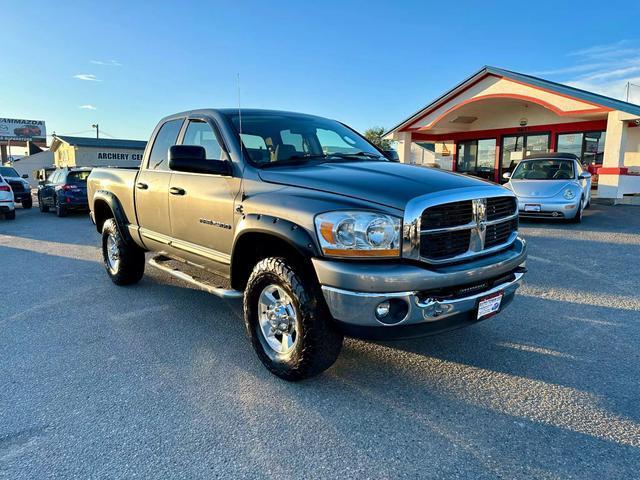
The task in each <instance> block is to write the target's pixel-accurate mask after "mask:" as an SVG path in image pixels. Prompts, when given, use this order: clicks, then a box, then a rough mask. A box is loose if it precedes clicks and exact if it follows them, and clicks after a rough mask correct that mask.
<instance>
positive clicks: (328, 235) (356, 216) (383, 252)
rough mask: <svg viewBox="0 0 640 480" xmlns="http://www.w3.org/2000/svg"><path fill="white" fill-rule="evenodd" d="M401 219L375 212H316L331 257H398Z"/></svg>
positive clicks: (324, 248)
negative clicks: (318, 213)
mask: <svg viewBox="0 0 640 480" xmlns="http://www.w3.org/2000/svg"><path fill="white" fill-rule="evenodd" d="M401 224H402V221H401V220H400V219H399V218H397V217H393V216H391V215H385V214H384V213H376V212H365V211H362V212H359V211H343V212H327V213H321V214H320V215H317V216H316V233H317V234H318V239H319V240H320V247H321V248H322V252H323V253H324V254H325V255H327V256H332V257H399V256H400V227H401Z"/></svg>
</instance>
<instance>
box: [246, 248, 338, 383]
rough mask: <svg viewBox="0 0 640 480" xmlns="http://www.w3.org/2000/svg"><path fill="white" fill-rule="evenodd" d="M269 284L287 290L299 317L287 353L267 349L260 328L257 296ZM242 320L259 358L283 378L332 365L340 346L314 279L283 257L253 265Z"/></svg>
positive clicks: (293, 378) (305, 375) (295, 377)
mask: <svg viewBox="0 0 640 480" xmlns="http://www.w3.org/2000/svg"><path fill="white" fill-rule="evenodd" d="M269 284H275V285H278V286H280V287H281V288H283V289H284V290H285V292H287V294H288V295H289V296H290V297H291V299H292V300H293V304H294V308H295V310H296V315H297V317H298V318H299V324H298V325H299V330H297V331H296V334H297V340H296V342H295V345H294V349H293V351H291V352H290V353H288V354H281V353H276V352H275V351H273V350H272V349H270V347H269V346H268V345H267V344H266V341H265V340H264V336H263V334H262V332H261V331H260V326H259V319H258V313H259V312H258V309H259V306H258V303H259V297H260V294H261V292H262V290H263V289H264V288H265V287H266V286H267V285H269ZM244 320H245V327H246V329H247V333H248V335H249V337H250V338H251V343H252V345H253V348H254V350H255V351H256V354H257V355H258V358H260V361H261V362H262V363H263V364H264V366H265V367H267V369H268V370H269V371H270V372H271V373H273V374H274V375H276V376H278V377H280V378H282V379H284V380H287V381H298V380H303V379H306V378H309V377H313V376H315V375H318V374H320V373H322V372H323V371H325V370H326V369H327V368H329V367H330V366H331V365H333V364H334V362H335V361H336V359H337V358H338V355H339V354H340V350H341V349H342V340H343V335H342V333H341V332H340V331H339V330H338V329H337V328H336V326H335V325H334V324H333V321H332V319H331V315H330V313H329V311H328V309H327V306H326V304H325V303H324V299H323V297H322V292H321V290H320V288H319V286H318V285H317V281H316V280H315V279H314V278H312V276H311V275H309V274H306V273H305V269H304V268H302V267H300V266H298V265H295V264H294V263H293V262H290V261H289V260H287V259H285V258H279V257H270V258H265V259H264V260H261V261H260V262H258V264H256V266H255V267H254V269H253V272H252V273H251V276H250V277H249V280H248V282H247V287H246V289H245V292H244Z"/></svg>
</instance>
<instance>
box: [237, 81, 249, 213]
mask: <svg viewBox="0 0 640 480" xmlns="http://www.w3.org/2000/svg"><path fill="white" fill-rule="evenodd" d="M237 76H238V140H239V147H240V162H242V179H241V180H240V185H241V186H240V190H241V193H240V202H243V201H244V199H245V198H247V196H246V195H245V193H244V170H245V167H246V164H245V162H244V144H243V143H242V105H241V101H240V72H238V73H237ZM241 208H242V206H241Z"/></svg>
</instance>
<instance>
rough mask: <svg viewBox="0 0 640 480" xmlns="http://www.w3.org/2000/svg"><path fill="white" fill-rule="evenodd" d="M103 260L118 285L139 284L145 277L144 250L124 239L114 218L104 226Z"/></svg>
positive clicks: (110, 276) (110, 275) (113, 280)
mask: <svg viewBox="0 0 640 480" xmlns="http://www.w3.org/2000/svg"><path fill="white" fill-rule="evenodd" d="M102 259H103V260H104V266H105V268H106V270H107V274H108V275H109V278H111V281H112V282H113V283H115V284H116V285H131V284H132V283H137V282H138V281H140V279H141V278H142V276H143V275H144V250H142V249H141V248H140V247H138V246H137V245H136V244H134V243H132V242H126V241H125V239H124V238H122V235H121V234H120V231H119V230H118V225H117V224H116V221H115V219H113V218H110V219H109V220H107V221H106V222H104V225H103V226H102Z"/></svg>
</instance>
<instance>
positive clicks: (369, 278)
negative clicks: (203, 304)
mask: <svg viewBox="0 0 640 480" xmlns="http://www.w3.org/2000/svg"><path fill="white" fill-rule="evenodd" d="M148 145H149V147H148V148H147V149H146V151H145V154H144V158H143V160H142V164H141V166H140V169H139V170H131V169H119V168H96V169H94V170H93V172H92V173H91V175H90V176H89V182H88V191H89V199H90V201H89V204H90V208H91V218H92V219H93V221H94V222H95V224H96V227H97V230H98V232H100V233H101V234H102V254H103V259H104V264H105V268H106V271H107V274H108V275H109V277H110V278H111V280H112V281H113V282H114V283H115V284H117V285H128V284H133V283H136V282H138V281H139V280H140V278H141V277H142V276H143V273H144V269H145V251H152V252H155V253H156V256H155V257H154V258H153V259H151V260H150V264H151V265H153V266H154V267H157V268H160V269H162V270H163V271H165V272H166V273H168V274H170V275H173V276H175V277H177V278H180V279H181V280H182V281H186V282H189V283H191V284H193V285H196V286H198V287H200V288H202V289H203V290H206V291H208V292H210V293H213V294H216V295H219V296H222V297H227V298H232V297H237V298H240V297H242V298H243V302H244V320H245V326H246V329H247V332H248V334H249V336H250V338H251V342H252V344H253V347H254V349H255V351H256V353H257V356H258V357H259V359H260V360H261V361H262V363H263V364H264V365H265V366H266V368H267V369H269V370H270V371H271V372H272V373H274V374H275V375H278V376H279V377H281V378H284V379H286V380H300V379H303V378H306V377H309V376H312V375H316V374H318V373H320V372H322V371H323V370H325V369H326V368H328V367H329V366H331V365H332V364H333V362H334V361H335V360H336V358H337V356H338V354H339V352H340V349H341V347H342V341H343V335H344V334H348V335H353V336H360V337H367V338H377V339H383V340H389V339H392V338H406V337H413V336H420V335H425V334H433V333H438V332H442V331H446V330H450V329H454V328H459V327H462V326H465V325H470V324H472V323H475V322H478V321H480V320H484V319H486V318H489V317H491V316H493V315H494V314H496V313H498V311H500V310H501V309H503V308H504V307H505V306H506V305H507V304H508V303H509V302H511V300H512V299H513V297H514V294H515V291H516V289H517V288H518V286H519V284H520V282H521V281H522V278H523V275H524V272H525V270H524V262H525V258H526V245H525V241H524V240H523V239H521V238H520V237H519V235H518V209H517V200H516V198H515V196H514V195H513V193H512V192H510V191H509V190H507V189H505V188H503V187H501V186H498V185H492V184H489V183H487V182H484V181H481V180H478V179H474V178H471V177H465V176H462V175H457V174H454V173H449V172H445V171H442V170H437V169H428V168H420V167H416V166H410V165H405V164H401V163H396V162H393V161H391V160H389V159H388V158H386V157H385V156H384V155H383V152H382V151H381V150H379V149H378V148H376V147H375V146H373V145H372V144H370V143H369V142H368V141H367V140H366V139H365V138H364V137H362V136H360V135H359V134H358V133H356V132H355V131H354V130H352V129H350V128H349V127H347V126H345V125H343V124H342V123H339V122H337V121H334V120H327V119H324V118H320V117H315V116H311V115H303V114H296V113H287V112H276V111H265V110H249V109H245V110H242V111H241V112H239V111H238V110H236V109H228V110H224V109H223V110H198V111H191V112H184V113H179V114H176V115H172V116H169V117H166V118H165V119H163V120H162V121H161V122H160V123H159V124H158V126H157V127H156V129H155V130H154V132H153V135H152V137H151V141H150V142H149V144H148ZM218 282H219V283H218ZM230 320H231V319H230Z"/></svg>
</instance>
